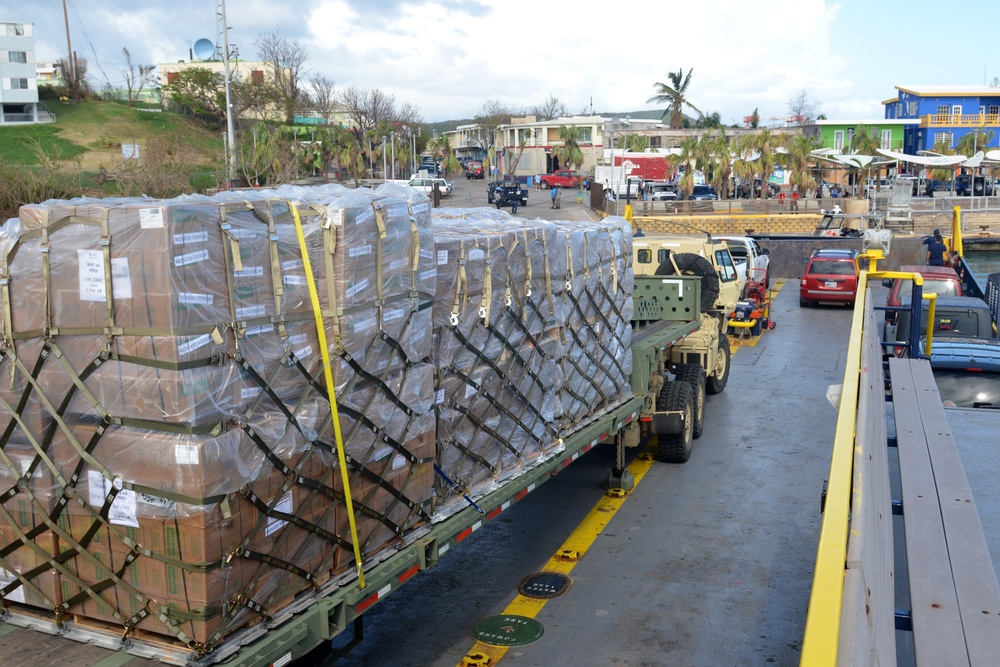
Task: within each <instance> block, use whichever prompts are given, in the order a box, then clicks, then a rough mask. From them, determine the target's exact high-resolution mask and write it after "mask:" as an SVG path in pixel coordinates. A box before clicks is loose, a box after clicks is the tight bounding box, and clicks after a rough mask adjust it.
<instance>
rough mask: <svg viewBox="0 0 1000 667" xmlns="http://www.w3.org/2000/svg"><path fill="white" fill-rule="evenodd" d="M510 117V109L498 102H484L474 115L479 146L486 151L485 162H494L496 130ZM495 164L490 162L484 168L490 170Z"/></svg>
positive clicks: (508, 120) (507, 121)
mask: <svg viewBox="0 0 1000 667" xmlns="http://www.w3.org/2000/svg"><path fill="white" fill-rule="evenodd" d="M511 116H512V113H511V109H510V107H509V106H507V105H506V104H504V103H503V102H500V101H498V100H486V101H485V102H484V103H483V106H482V108H481V109H480V110H479V113H478V114H477V115H476V117H475V121H476V124H477V125H478V126H479V144H480V145H481V146H482V147H483V149H484V150H485V151H486V157H487V160H495V155H494V153H495V151H496V146H495V145H494V144H495V142H496V131H497V128H498V127H500V126H501V125H505V124H507V123H509V122H510V118H511ZM495 164H496V162H491V163H490V164H487V165H485V166H486V168H487V169H490V168H491V167H493V166H494V165H495Z"/></svg>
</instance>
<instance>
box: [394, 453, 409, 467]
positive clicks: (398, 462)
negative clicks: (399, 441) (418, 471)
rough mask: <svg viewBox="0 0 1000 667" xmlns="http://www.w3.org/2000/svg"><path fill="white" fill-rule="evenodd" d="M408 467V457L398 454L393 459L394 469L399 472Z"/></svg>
mask: <svg viewBox="0 0 1000 667" xmlns="http://www.w3.org/2000/svg"><path fill="white" fill-rule="evenodd" d="M405 465H406V457H405V456H403V455H402V454H396V455H395V456H393V457H392V469H393V470H399V469H400V468H402V467H403V466H405Z"/></svg>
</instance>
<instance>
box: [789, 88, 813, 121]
mask: <svg viewBox="0 0 1000 667" xmlns="http://www.w3.org/2000/svg"><path fill="white" fill-rule="evenodd" d="M816 110H817V104H816V102H815V101H813V99H812V97H810V95H809V93H807V92H806V91H805V89H802V90H800V91H799V92H797V93H795V94H794V95H792V96H791V97H789V98H788V114H789V115H790V116H791V117H792V120H793V121H795V123H796V124H798V125H805V124H806V123H808V122H809V121H811V120H812V119H813V118H814V117H815V116H816Z"/></svg>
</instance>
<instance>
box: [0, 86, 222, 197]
mask: <svg viewBox="0 0 1000 667" xmlns="http://www.w3.org/2000/svg"><path fill="white" fill-rule="evenodd" d="M46 106H48V108H49V110H51V111H52V113H53V114H55V117H56V122H55V123H49V124H45V125H19V126H11V127H3V128H0V161H2V162H4V163H7V164H34V163H36V162H37V161H38V157H39V156H38V151H39V149H40V150H41V151H42V152H43V153H44V155H45V156H46V157H49V158H59V157H61V158H68V159H72V160H74V161H78V162H79V164H80V171H81V173H82V176H83V178H84V179H86V178H87V176H92V175H95V174H97V173H98V171H99V170H100V169H101V167H104V168H105V169H107V170H109V171H110V170H114V169H115V168H117V166H120V165H121V145H122V144H123V143H125V144H139V148H140V155H141V152H142V148H143V146H146V145H149V143H150V141H157V140H162V141H166V142H171V143H176V144H177V145H178V146H181V147H183V150H184V152H185V154H186V155H191V156H192V164H191V167H192V171H199V170H204V169H216V168H220V167H221V165H222V163H223V154H222V153H223V147H222V134H221V133H216V132H212V131H210V130H208V129H207V128H206V127H205V126H204V125H203V124H202V123H200V122H198V121H195V120H192V119H191V118H187V117H185V116H181V115H178V114H173V113H167V112H151V111H140V110H138V109H134V108H130V107H128V106H126V105H124V104H121V103H117V102H104V101H96V102H80V103H74V102H52V101H48V102H46Z"/></svg>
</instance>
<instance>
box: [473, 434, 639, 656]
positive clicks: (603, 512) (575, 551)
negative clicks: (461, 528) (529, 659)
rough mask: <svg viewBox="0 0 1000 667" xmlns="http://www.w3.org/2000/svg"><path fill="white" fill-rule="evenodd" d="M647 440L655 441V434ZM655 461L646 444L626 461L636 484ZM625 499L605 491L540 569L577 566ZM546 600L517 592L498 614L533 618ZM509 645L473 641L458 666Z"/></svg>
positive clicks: (498, 652)
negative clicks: (473, 643) (643, 448)
mask: <svg viewBox="0 0 1000 667" xmlns="http://www.w3.org/2000/svg"><path fill="white" fill-rule="evenodd" d="M650 442H651V443H655V442H656V440H655V437H654V438H653V439H651V441H650ZM654 464H655V460H654V459H653V456H652V454H651V449H649V448H648V449H646V450H645V451H644V452H643V454H640V455H639V456H637V457H635V459H633V461H632V463H631V464H629V466H628V471H629V472H631V473H632V476H633V477H634V478H635V486H636V488H638V486H639V482H640V481H642V478H643V477H644V476H645V475H646V473H647V472H649V469H650V468H652V467H653V465H654ZM633 490H634V489H633ZM627 499H628V494H622V495H621V496H620V497H619V496H612V495H606V496H604V497H603V498H601V500H600V502H598V503H597V505H595V506H594V509H592V510H590V513H589V514H587V516H586V518H585V519H584V520H583V521H582V522H581V523H580V525H579V526H577V527H576V529H575V530H574V531H573V533H572V534H571V535H570V536H569V537H568V538H567V539H566V541H565V542H563V545H562V547H560V549H559V550H558V551H557V552H556V553H555V555H553V556H552V558H550V559H549V561H548V562H547V563H546V564H545V565H543V566H542V569H541V571H544V572H559V573H561V574H567V575H568V574H569V573H570V572H571V571H572V570H573V568H574V567H576V564H577V562H579V560H580V559H581V558H583V556H584V555H585V554H586V553H587V550H588V549H589V548H590V546H591V545H592V544H593V543H594V540H596V539H597V536H598V535H600V534H601V531H603V530H604V528H605V526H607V525H608V523H609V522H610V521H611V519H612V518H614V516H615V513H617V512H618V510H619V509H621V507H622V505H624V504H625V501H626V500H627ZM564 554H570V555H571V556H570V557H568V558H567V557H566V556H564ZM546 602H548V600H539V599H536V598H529V597H526V596H523V595H518V596H517V597H515V598H514V600H513V601H512V602H511V603H510V604H509V605H507V608H506V609H504V610H503V611H502V612H501V614H514V615H517V616H527V617H528V618H534V617H535V616H537V615H538V612H540V611H541V610H542V607H544V606H545V603H546ZM510 648H511V647H509V646H493V645H492V644H484V643H483V642H476V643H475V645H474V646H473V647H472V648H471V649H470V650H469V651H468V652H467V653H466V655H465V657H463V658H462V660H461V661H459V663H458V667H469V666H470V665H476V666H477V667H479V666H483V667H485V666H486V665H489V666H490V667H493V665H496V664H497V663H498V662H500V660H501V659H503V657H504V656H505V655H506V654H507V651H508V650H510Z"/></svg>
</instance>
